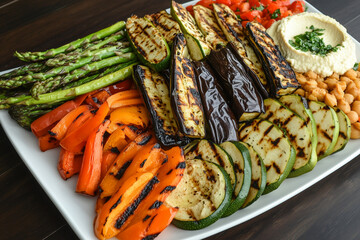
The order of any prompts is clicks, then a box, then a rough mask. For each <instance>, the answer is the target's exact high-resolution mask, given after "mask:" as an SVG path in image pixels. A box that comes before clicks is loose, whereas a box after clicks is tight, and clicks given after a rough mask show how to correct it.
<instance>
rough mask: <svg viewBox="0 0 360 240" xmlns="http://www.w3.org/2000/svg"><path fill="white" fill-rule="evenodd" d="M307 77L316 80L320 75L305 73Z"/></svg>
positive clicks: (311, 72) (310, 72)
mask: <svg viewBox="0 0 360 240" xmlns="http://www.w3.org/2000/svg"><path fill="white" fill-rule="evenodd" d="M305 75H306V76H307V77H308V78H311V79H316V78H317V77H318V75H317V74H316V73H314V72H313V71H311V70H310V71H308V72H307V73H305Z"/></svg>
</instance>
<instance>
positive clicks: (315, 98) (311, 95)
mask: <svg viewBox="0 0 360 240" xmlns="http://www.w3.org/2000/svg"><path fill="white" fill-rule="evenodd" d="M307 99H309V100H311V101H318V99H317V97H315V96H314V95H313V94H309V95H308V97H307Z"/></svg>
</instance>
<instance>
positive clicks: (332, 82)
mask: <svg viewBox="0 0 360 240" xmlns="http://www.w3.org/2000/svg"><path fill="white" fill-rule="evenodd" d="M324 82H325V83H326V84H327V85H328V87H329V89H333V88H334V87H335V86H336V84H337V83H338V82H339V81H338V80H337V79H335V78H332V77H329V78H327V79H326V80H325V81H324Z"/></svg>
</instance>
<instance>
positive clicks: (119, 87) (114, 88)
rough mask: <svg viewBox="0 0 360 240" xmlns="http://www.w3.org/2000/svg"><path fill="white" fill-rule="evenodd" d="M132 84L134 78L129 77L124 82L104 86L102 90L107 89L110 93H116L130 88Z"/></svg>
mask: <svg viewBox="0 0 360 240" xmlns="http://www.w3.org/2000/svg"><path fill="white" fill-rule="evenodd" d="M132 84H133V81H132V79H127V80H124V81H122V82H119V83H115V84H113V85H111V86H107V87H104V88H102V90H105V91H107V92H108V93H109V94H110V95H113V94H115V93H118V92H121V91H125V90H128V89H130V88H131V86H132Z"/></svg>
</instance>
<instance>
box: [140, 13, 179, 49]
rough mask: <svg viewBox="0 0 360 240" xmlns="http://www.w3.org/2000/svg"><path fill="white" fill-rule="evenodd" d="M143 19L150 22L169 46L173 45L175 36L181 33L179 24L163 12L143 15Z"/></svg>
mask: <svg viewBox="0 0 360 240" xmlns="http://www.w3.org/2000/svg"><path fill="white" fill-rule="evenodd" d="M145 18H146V19H148V20H149V21H151V22H152V24H153V25H154V26H155V27H156V28H157V29H158V30H159V32H160V33H161V34H162V36H163V37H164V39H165V40H166V42H167V43H168V44H170V45H171V44H172V43H173V41H174V38H175V36H176V34H178V33H181V29H180V26H179V24H178V23H177V22H176V21H175V20H174V19H173V18H172V17H171V15H170V14H168V13H167V12H166V11H164V10H163V11H160V12H158V13H154V14H151V15H145Z"/></svg>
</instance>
